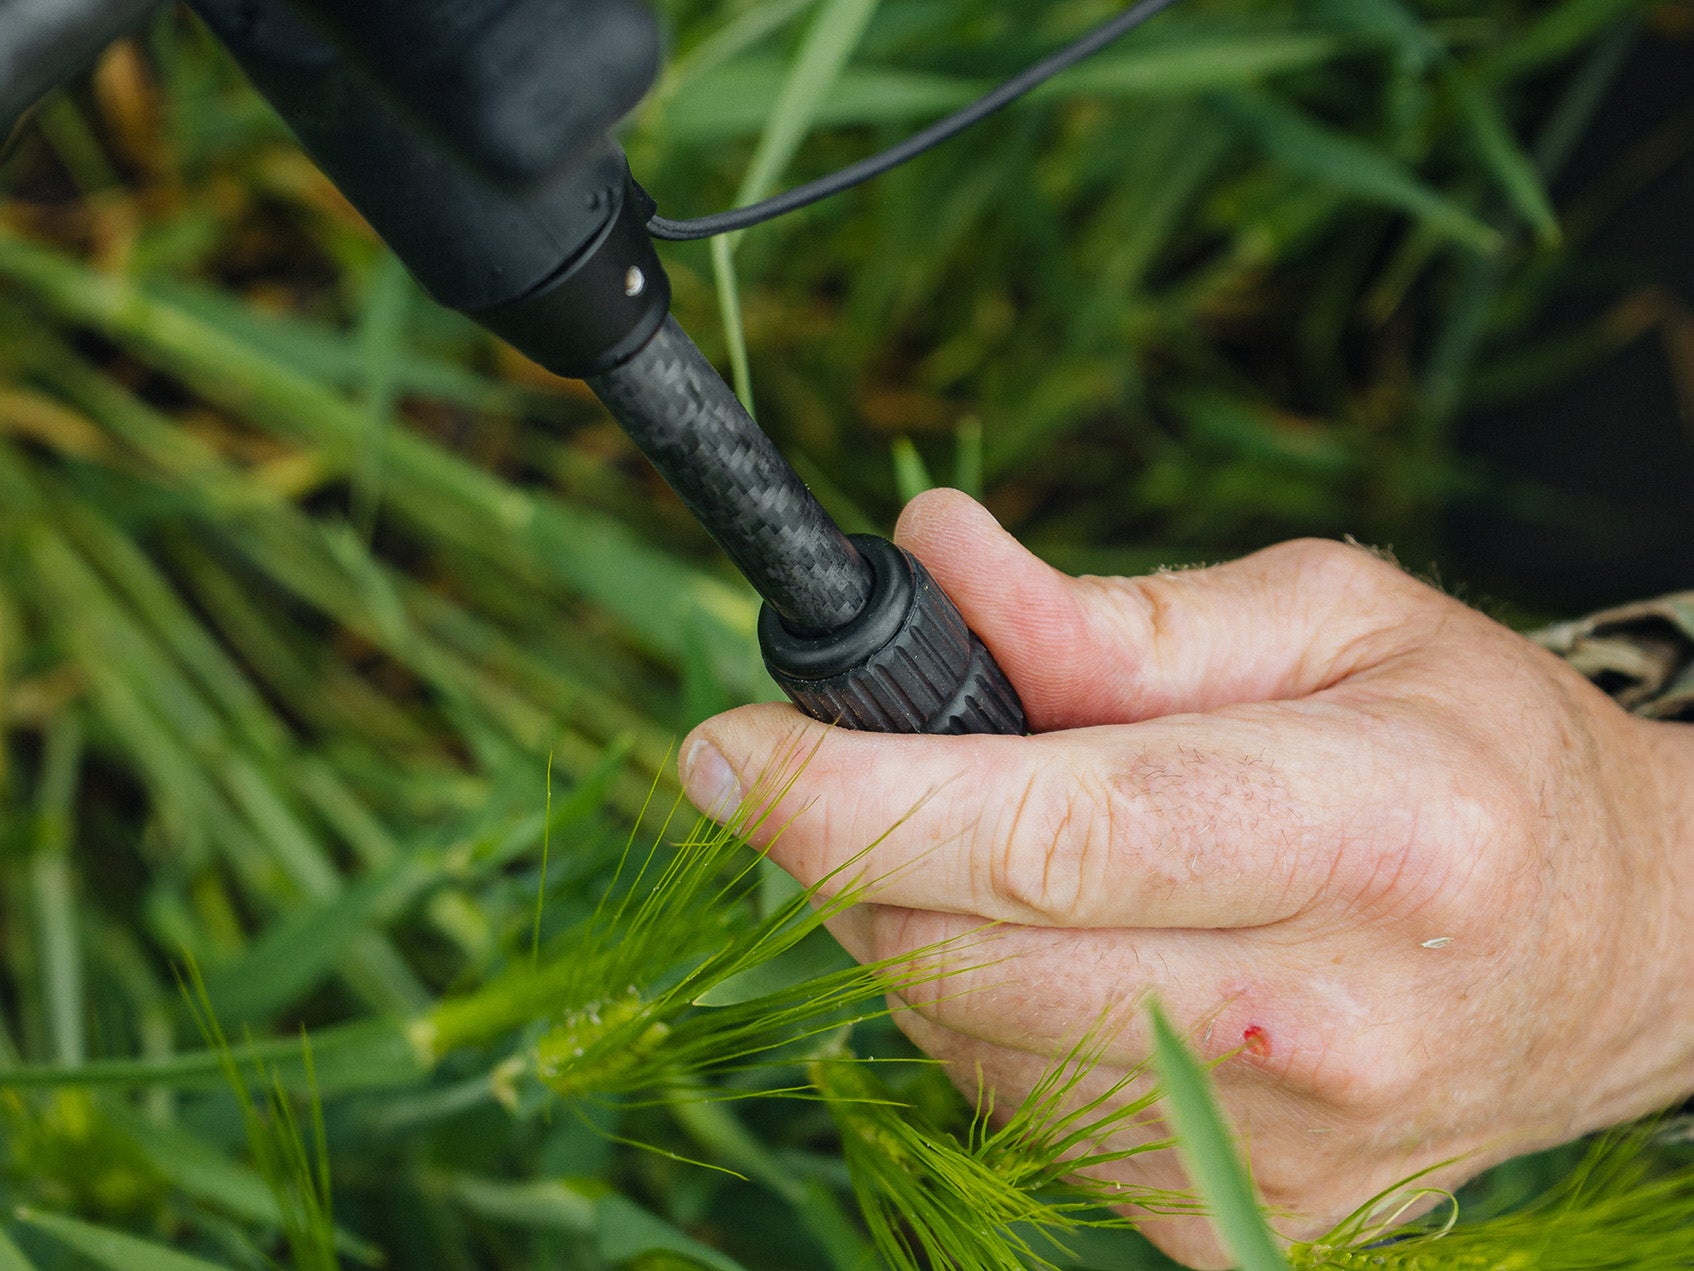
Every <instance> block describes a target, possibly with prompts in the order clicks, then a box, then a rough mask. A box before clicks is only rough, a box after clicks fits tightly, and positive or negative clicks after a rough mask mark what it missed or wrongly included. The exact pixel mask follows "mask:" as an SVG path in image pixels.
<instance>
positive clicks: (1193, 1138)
mask: <svg viewBox="0 0 1694 1271" xmlns="http://www.w3.org/2000/svg"><path fill="white" fill-rule="evenodd" d="M1149 1012H1150V1014H1151V1015H1152V1021H1153V1066H1154V1068H1155V1069H1157V1071H1158V1074H1159V1081H1160V1084H1161V1085H1162V1087H1163V1088H1164V1092H1165V1104H1164V1110H1165V1115H1166V1117H1167V1118H1168V1119H1169V1120H1170V1123H1171V1125H1172V1127H1173V1128H1174V1129H1175V1130H1176V1145H1177V1152H1178V1153H1179V1154H1180V1155H1181V1157H1182V1163H1183V1165H1184V1166H1185V1167H1186V1168H1187V1170H1188V1173H1189V1175H1190V1176H1191V1177H1192V1178H1193V1180H1194V1183H1195V1185H1196V1186H1197V1187H1198V1188H1199V1189H1200V1195H1201V1196H1202V1197H1203V1198H1204V1199H1205V1201H1206V1203H1207V1205H1208V1206H1209V1207H1210V1210H1211V1215H1212V1222H1213V1224H1214V1225H1215V1226H1216V1227H1217V1231H1218V1235H1219V1237H1220V1238H1221V1239H1222V1240H1223V1242H1224V1246H1225V1247H1226V1248H1228V1249H1229V1251H1230V1252H1231V1254H1233V1255H1234V1257H1235V1258H1236V1260H1237V1262H1238V1264H1239V1265H1240V1267H1241V1269H1242V1271H1287V1267H1288V1263H1287V1261H1286V1260H1285V1259H1284V1258H1283V1256H1282V1255H1281V1254H1280V1253H1278V1252H1277V1248H1276V1241H1275V1239H1274V1237H1273V1236H1272V1235H1271V1229H1270V1227H1269V1225H1268V1224H1267V1223H1266V1222H1265V1218H1264V1214H1263V1213H1262V1212H1261V1211H1260V1209H1259V1203H1258V1201H1257V1200H1256V1199H1255V1197H1254V1195H1253V1184H1252V1182H1251V1181H1250V1180H1249V1179H1248V1177H1247V1170H1246V1167H1245V1166H1244V1165H1243V1164H1242V1162H1241V1158H1240V1156H1239V1155H1237V1153H1236V1150H1235V1144H1234V1143H1233V1142H1232V1141H1231V1139H1230V1134H1229V1131H1228V1130H1227V1129H1226V1128H1225V1127H1224V1122H1223V1116H1222V1114H1221V1113H1220V1112H1219V1110H1218V1105H1217V1101H1216V1099H1215V1098H1214V1097H1213V1095H1212V1091H1211V1082H1210V1081H1209V1080H1208V1079H1207V1077H1206V1073H1205V1071H1204V1070H1203V1069H1202V1068H1201V1067H1200V1065H1199V1064H1198V1063H1197V1062H1195V1059H1194V1057H1193V1056H1192V1055H1191V1054H1189V1052H1188V1048H1187V1047H1186V1046H1185V1045H1184V1044H1183V1042H1182V1039H1181V1038H1180V1037H1178V1036H1177V1034H1176V1030H1175V1029H1173V1028H1172V1027H1171V1024H1170V1021H1169V1020H1168V1019H1166V1018H1165V1013H1164V1011H1162V1010H1161V1009H1160V1008H1159V1005H1158V1003H1156V1002H1155V1003H1154V1004H1153V1005H1152V1006H1151V1007H1150V1008H1149Z"/></svg>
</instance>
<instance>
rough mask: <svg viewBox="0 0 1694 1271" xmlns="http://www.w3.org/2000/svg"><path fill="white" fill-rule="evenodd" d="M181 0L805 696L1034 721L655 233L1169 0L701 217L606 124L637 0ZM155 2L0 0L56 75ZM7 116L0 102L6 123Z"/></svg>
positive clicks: (941, 721) (870, 723)
mask: <svg viewBox="0 0 1694 1271" xmlns="http://www.w3.org/2000/svg"><path fill="white" fill-rule="evenodd" d="M190 2H191V4H192V5H193V7H194V8H195V9H196V10H197V11H198V12H199V13H200V15H201V17H202V18H204V20H205V21H206V23H207V24H208V25H209V26H210V27H211V28H212V30H213V31H214V32H215V33H216V34H217V35H218V37H219V38H220V39H221V40H222V41H223V42H224V43H225V44H226V45H227V46H228V47H229V49H230V50H231V52H233V53H234V55H235V57H236V58H237V60H238V61H239V62H240V63H241V64H242V66H243V67H244V69H245V70H246V71H247V73H248V75H249V76H250V77H251V79H252V80H253V82H254V83H255V85H257V87H258V88H259V90H260V91H261V92H262V93H263V94H264V95H265V96H266V97H267V98H268V99H269V100H270V102H271V103H272V105H273V106H275V108H276V110H277V112H278V113H279V114H280V115H281V116H282V118H283V120H284V121H285V122H286V123H287V124H288V125H289V127H290V128H291V129H293V131H294V133H295V135H296V136H297V137H298V138H299V139H300V141H301V143H302V144H303V145H304V146H305V148H306V150H307V151H308V152H309V153H310V154H311V155H312V157H313V158H314V159H315V160H316V161H317V163H318V164H319V166H320V167H322V168H323V170H324V171H325V172H326V173H327V174H328V175H329V177H330V178H331V180H333V181H334V182H335V183H336V184H337V185H338V186H339V187H340V188H341V190H342V191H343V192H344V193H345V194H346V195H347V196H348V198H349V199H350V200H351V201H352V202H353V204H354V205H355V206H356V207H357V208H358V209H359V210H360V211H361V212H362V213H363V214H364V216H365V218H366V219H367V220H368V221H369V222H370V223H371V225H372V226H373V227H374V228H375V229H376V231H377V232H378V233H379V234H380V235H381V236H382V237H383V238H384V239H385V240H386V241H387V242H388V244H389V246H390V247H392V248H393V249H394V251H395V252H396V253H397V254H398V255H399V257H400V258H401V260H402V261H404V262H405V264H406V266H407V267H408V268H409V269H410V270H411V271H412V273H413V275H414V276H415V277H416V278H417V279H418V281H419V282H420V283H421V284H422V285H423V287H424V288H425V289H426V290H427V291H429V293H430V294H431V295H432V296H433V297H434V298H435V299H436V300H437V301H439V302H441V303H442V304H444V305H447V306H448V307H450V308H454V309H458V310H460V311H462V312H464V313H466V314H468V315H469V316H470V317H472V318H473V319H475V320H476V321H478V322H480V323H481V324H482V325H484V326H486V327H487V328H489V329H490V330H492V331H494V332H495V333H496V334H498V335H500V336H502V337H503V338H505V339H506V340H507V341H509V342H510V343H511V344H513V345H514V346H515V347H517V348H518V349H520V350H522V351H523V352H524V353H526V354H528V355H529V356H530V357H532V358H533V359H535V360H536V361H537V362H539V363H540V364H541V365H542V366H545V367H547V368H548V369H549V370H551V371H554V372H556V373H557V374H560V375H566V376H572V377H576V378H581V379H583V380H585V381H586V382H587V383H588V385H589V386H590V387H591V388H592V389H593V391H594V392H595V394H596V395H598V396H599V398H600V400H601V401H603V402H604V403H605V404H606V406H607V407H608V409H610V410H611V412H612V414H613V415H614V416H616V418H617V420H618V422H619V423H620V424H622V426H623V427H624V430H625V431H626V432H627V433H628V434H629V435H630V437H631V438H632V439H633V440H634V441H635V443H636V444H637V445H638V446H639V447H640V448H641V450H642V451H643V452H644V453H645V454H646V455H647V457H648V458H649V459H650V460H651V461H652V463H653V465H654V466H655V467H656V468H657V469H658V471H659V472H660V474H661V475H662V476H663V477H664V478H665V480H666V481H667V482H668V483H669V484H670V486H671V487H672V488H673V489H674V490H675V491H676V492H677V493H678V494H679V495H680V496H681V497H682V499H683V501H684V502H685V503H686V504H687V505H688V507H689V509H690V510H691V511H692V512H693V513H694V515H695V516H696V517H698V518H699V520H700V522H701V524H702V525H704V526H705V528H706V529H707V530H708V531H709V532H710V533H711V535H712V537H713V538H714V539H715V540H716V541H717V542H718V544H719V545H720V546H721V547H722V548H723V549H724V551H725V552H726V553H727V554H728V556H729V558H730V559H731V560H732V561H733V562H734V563H735V565H736V567H737V568H739V569H740V570H741V572H742V573H743V574H744V575H745V576H746V577H747V579H748V581H749V582H751V583H752V584H753V586H754V587H755V588H756V589H757V590H758V592H759V594H760V595H761V596H762V597H763V598H764V601H765V605H764V609H763V611H762V613H761V614H760V619H759V639H760V645H761V648H762V649H763V652H764V657H765V664H766V666H767V667H768V668H769V669H770V672H771V675H772V676H773V677H774V678H775V679H776V681H777V683H778V684H780V685H781V686H782V688H783V689H784V691H785V692H787V693H788V695H789V696H790V697H791V698H792V699H793V700H794V701H795V703H796V704H797V705H799V706H800V708H801V709H802V710H804V711H806V712H807V713H808V714H810V715H812V716H813V717H814V718H817V719H820V720H824V721H826V722H831V723H839V724H842V725H845V726H847V727H852V728H860V729H868V730H873V731H878V732H908V733H910V732H925V733H1009V734H1016V733H1022V732H1023V731H1024V730H1025V721H1024V713H1023V707H1022V705H1021V703H1020V702H1019V700H1018V696H1017V693H1016V691H1015V690H1014V689H1013V688H1012V686H1011V684H1010V683H1009V682H1008V681H1007V679H1006V677H1005V675H1004V674H1003V673H1002V671H1001V670H1000V668H999V666H998V665H996V663H995V662H994V659H993V657H992V656H991V655H990V654H989V652H988V650H987V649H986V648H985V647H984V645H983V644H982V642H981V640H979V639H978V638H977V637H976V636H975V634H973V633H972V632H971V631H970V629H969V628H968V627H967V626H966V625H965V622H964V619H963V618H962V617H961V616H960V614H959V611H958V609H957V608H956V607H955V606H954V604H953V602H952V601H951V600H950V599H948V597H947V596H946V594H945V593H944V592H943V591H942V590H941V589H940V587H938V586H937V585H936V584H935V582H934V580H933V579H932V578H931V577H930V576H929V574H928V573H927V572H926V571H925V569H924V567H923V566H922V565H921V564H920V563H919V562H918V561H917V559H916V558H915V557H913V556H912V555H911V554H910V553H908V552H905V551H903V550H902V549H900V548H898V547H896V546H894V545H893V544H892V543H889V542H888V541H887V540H885V539H880V538H874V537H869V536H860V535H855V536H851V537H850V536H848V535H846V534H844V533H843V532H842V530H841V528H840V527H839V526H838V525H836V524H835V522H834V521H833V520H832V519H831V518H830V516H829V514H828V513H827V512H825V511H824V509H823V507H822V506H821V505H820V504H819V503H818V501H817V500H816V498H814V497H813V496H812V494H811V492H810V491H809V490H808V489H807V488H806V486H805V484H804V482H802V481H801V480H800V478H799V476H798V475H797V474H796V473H795V471H794V469H793V468H792V467H791V466H790V465H789V464H788V462H787V461H786V460H785V459H783V457H782V455H781V454H780V453H779V452H778V451H777V449H776V447H775V445H774V444H773V443H772V442H771V440H770V438H769V437H767V436H766V435H765V434H764V433H763V432H762V431H761V430H760V429H759V427H758V425H757V424H756V423H754V421H753V420H752V418H751V417H750V416H749V415H748V414H747V412H746V411H745V410H744V409H743V408H742V406H741V404H740V402H739V401H738V400H737V399H736V397H735V394H734V393H733V392H731V391H730V389H729V387H728V385H726V384H725V383H724V382H723V379H722V378H721V377H720V376H719V375H718V374H717V372H716V371H715V370H713V368H712V366H711V365H710V363H708V362H707V361H706V359H705V358H704V356H702V355H701V353H700V351H699V350H698V349H697V348H696V347H695V346H694V344H693V342H692V341H691V340H690V339H689V338H688V336H687V334H686V333H684V332H683V330H682V328H681V327H679V326H678V325H677V323H676V322H675V320H674V319H672V318H671V317H670V313H669V310H670V296H671V292H670V280H669V279H668V278H667V277H666V275H665V271H664V269H663V267H662V265H661V264H660V262H659V259H658V256H657V254H656V253H655V251H654V249H653V238H654V237H664V238H695V237H704V236H707V235H708V234H711V233H717V232H723V231H724V230H726V229H730V228H742V227H745V226H748V225H753V224H758V223H760V222H761V221H763V220H767V219H770V218H771V217H773V216H775V215H779V214H781V213H783V212H786V211H790V210H793V209H794V208H797V207H801V206H805V205H806V204H807V203H809V202H814V201H816V200H817V199H819V198H823V197H826V196H827V195H829V194H831V193H834V192H835V191H837V190H839V189H842V188H845V187H846V185H848V184H852V183H855V182H856V181H859V180H863V179H866V178H868V177H869V176H873V175H875V174H876V173H878V172H880V171H884V170H886V169H887V168H888V167H890V166H893V164H895V163H897V162H903V161H904V160H905V159H907V158H910V157H912V156H913V155H915V154H918V153H921V151H922V150H924V149H927V148H929V147H930V146H933V145H936V144H939V142H941V141H943V140H945V139H946V138H948V137H950V136H953V135H955V134H956V133H957V132H959V131H961V130H962V129H963V128H965V127H968V126H969V125H970V124H971V123H974V122H975V121H976V120H977V119H980V118H982V117H983V116H984V115H986V114H987V113H989V112H990V111H992V110H995V109H998V108H999V107H1000V106H1002V105H1004V104H1006V103H1007V102H1009V101H1011V100H1013V99H1014V98H1016V97H1017V96H1019V95H1021V94H1022V93H1024V92H1027V91H1029V89H1030V88H1032V87H1034V86H1035V85H1036V84H1039V83H1041V82H1044V80H1046V79H1047V78H1050V77H1051V76H1052V75H1054V74H1057V73H1058V72H1059V71H1060V70H1063V69H1065V68H1066V67H1067V66H1070V65H1073V64H1075V62H1077V61H1080V60H1081V59H1082V58H1083V57H1086V56H1088V55H1089V54H1091V53H1092V52H1095V51H1097V50H1098V49H1099V48H1102V47H1104V46H1105V44H1107V43H1109V42H1110V41H1111V40H1113V39H1116V38H1117V36H1118V35H1121V34H1122V33H1123V32H1125V31H1128V30H1130V29H1132V28H1133V27H1134V26H1137V25H1139V24H1140V23H1141V22H1143V21H1145V20H1146V19H1147V18H1149V17H1152V16H1153V15H1154V14H1155V13H1157V12H1158V11H1160V10H1162V9H1163V8H1165V7H1166V6H1168V5H1169V4H1170V3H1172V0H1141V2H1140V3H1139V4H1137V5H1135V6H1134V7H1133V8H1131V9H1129V10H1126V11H1125V12H1124V13H1123V14H1121V15H1119V17H1117V18H1114V19H1112V20H1110V21H1108V22H1106V23H1103V24H1102V25H1101V26H1100V27H1098V28H1096V29H1095V30H1094V31H1093V32H1090V33H1089V34H1088V35H1087V36H1085V37H1084V38H1083V39H1081V40H1079V41H1077V42H1076V43H1075V44H1073V45H1071V46H1069V47H1068V48H1066V49H1064V50H1061V51H1060V52H1059V53H1057V54H1055V55H1053V56H1052V57H1050V58H1048V59H1046V60H1045V61H1044V62H1042V63H1040V64H1038V65H1037V66H1035V67H1032V68H1030V70H1029V71H1028V72H1026V73H1025V74H1024V75H1021V76H1019V77H1018V78H1017V79H1015V80H1013V81H1011V82H1010V83H1008V84H1007V85H1005V86H1004V87H1002V88H1001V89H998V90H996V91H995V92H993V93H990V94H989V95H988V96H987V97H985V98H984V99H983V100H982V101H981V102H978V103H976V104H974V105H973V106H970V107H967V108H966V109H964V110H962V111H960V112H959V113H958V114H956V115H954V116H951V117H949V118H948V119H945V120H942V121H940V123H938V124H936V125H934V126H932V127H931V128H929V129H926V130H925V131H924V132H923V133H920V134H918V135H917V136H916V137H914V138H912V139H910V140H909V141H908V142H905V143H902V145H900V146H898V147H895V149H894V150H893V151H891V152H889V153H888V154H886V155H884V156H878V157H875V158H873V159H871V160H867V161H865V162H864V163H862V164H859V165H855V167H854V168H853V169H849V170H848V171H847V172H845V173H843V174H840V175H839V176H838V177H836V178H829V179H826V180H824V181H822V182H817V183H814V184H813V185H812V186H808V187H802V188H801V189H799V190H796V191H792V192H790V193H789V194H787V195H784V196H779V197H778V198H777V199H773V200H770V201H768V202H767V203H766V204H762V205H757V206H755V207H752V208H746V209H740V210H738V211H736V212H732V213H728V214H725V215H722V216H718V217H709V218H706V219H704V220H702V221H693V222H689V221H668V220H665V219H663V218H660V217H657V216H656V215H655V211H656V209H655V208H654V206H653V204H652V201H651V200H650V199H649V198H648V197H647V195H646V193H645V191H643V190H642V189H641V187H640V186H639V185H638V184H636V182H635V180H634V179H633V178H632V177H631V175H630V172H629V168H628V165H627V163H626V161H625V159H624V156H623V152H622V151H621V150H620V149H619V148H618V147H617V145H616V144H615V143H614V142H613V141H612V140H611V139H610V134H611V130H612V128H613V127H614V126H615V125H616V124H617V122H618V121H619V120H620V119H622V118H623V117H624V116H625V115H626V114H627V113H628V112H629V111H630V110H631V109H633V108H634V107H635V106H636V105H637V104H638V103H639V101H640V100H641V98H642V97H643V96H644V95H645V94H646V92H647V90H648V89H649V88H650V87H651V85H652V82H653V80H654V78H655V76H656V75H657V72H658V67H659V56H660V49H659V36H658V29H657V25H656V23H655V20H654V17H653V14H652V12H651V11H650V10H649V9H648V8H647V6H646V5H645V4H643V3H641V2H640V0H190ZM146 7H147V6H146V0H0V12H12V13H14V14H22V15H24V16H26V17H27V18H28V19H29V21H28V23H27V24H22V25H20V24H19V23H12V24H11V29H12V31H13V32H15V33H16V32H22V31H23V30H24V29H25V25H27V26H28V30H29V32H30V33H31V34H30V39H32V40H34V41H35V42H36V45H37V46H39V47H42V48H47V49H50V50H52V54H53V57H52V62H51V74H53V75H63V74H67V73H69V71H70V70H71V69H73V67H72V66H71V65H70V64H68V63H69V62H70V61H71V60H72V59H74V57H75V56H76V55H78V54H79V53H80V54H81V55H84V56H86V55H91V54H92V52H93V51H94V50H96V49H97V48H98V47H99V42H100V41H101V40H102V39H104V38H109V37H110V36H111V35H112V34H114V33H115V32H116V31H117V30H119V29H121V26H122V25H123V24H124V23H125V22H129V21H133V20H134V19H135V18H136V17H137V16H138V15H139V14H140V13H141V12H142V11H143V10H144V9H145V8H146ZM6 39H7V33H6V32H4V31H0V68H3V67H4V66H6V65H7V63H6V60H5V56H4V54H5V52H6ZM4 87H5V86H4V84H0V89H3V88H4ZM40 87H42V85H39V84H34V83H29V84H25V85H24V86H23V88H22V89H19V90H16V91H14V92H13V94H12V95H13V96H14V97H19V101H17V102H12V101H11V100H10V99H9V98H7V97H5V96H3V95H0V107H5V108H6V110H7V111H10V112H12V113H15V110H16V109H17V108H19V107H20V106H21V104H23V103H24V102H26V101H27V100H28V98H29V96H31V95H33V93H34V92H36V91H39V89H40ZM20 94H21V96H20ZM9 123H10V120H9V118H7V117H6V112H0V135H3V132H4V127H5V126H9Z"/></svg>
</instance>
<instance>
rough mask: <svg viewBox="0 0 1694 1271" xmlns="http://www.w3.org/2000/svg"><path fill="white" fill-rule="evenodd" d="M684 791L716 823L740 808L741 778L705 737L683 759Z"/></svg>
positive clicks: (690, 800)
mask: <svg viewBox="0 0 1694 1271" xmlns="http://www.w3.org/2000/svg"><path fill="white" fill-rule="evenodd" d="M682 788H683V790H684V791H686V792H687V794H688V801H689V802H690V803H692V804H693V805H694V806H695V807H696V808H698V809H699V810H700V811H701V812H703V813H705V814H706V815H707V816H709V817H711V818H713V819H714V820H722V819H723V818H725V817H727V816H728V815H729V814H730V813H732V812H734V811H735V809H736V808H738V807H740V806H741V800H742V797H743V796H742V790H741V779H740V778H739V777H737V776H736V775H735V769H733V768H731V767H730V766H729V761H728V760H726V759H725V758H724V757H723V756H722V755H721V754H719V753H718V748H717V747H716V746H714V745H712V743H711V742H709V741H707V740H706V739H705V738H704V737H702V738H700V739H699V740H698V741H696V742H695V743H694V744H693V745H692V746H690V747H689V748H688V753H687V754H686V755H684V756H683V757H682Z"/></svg>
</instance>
